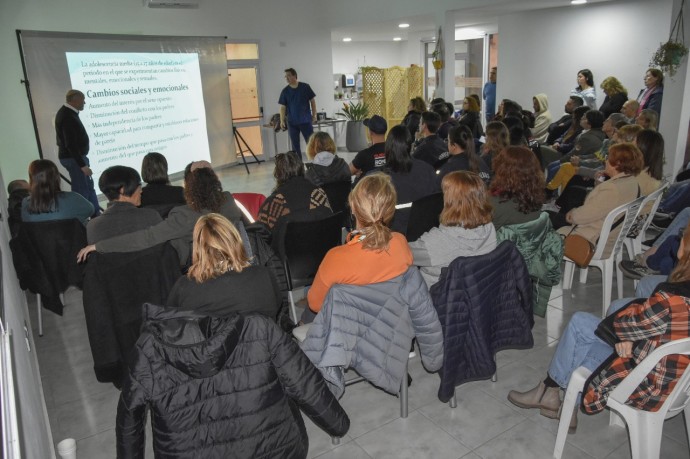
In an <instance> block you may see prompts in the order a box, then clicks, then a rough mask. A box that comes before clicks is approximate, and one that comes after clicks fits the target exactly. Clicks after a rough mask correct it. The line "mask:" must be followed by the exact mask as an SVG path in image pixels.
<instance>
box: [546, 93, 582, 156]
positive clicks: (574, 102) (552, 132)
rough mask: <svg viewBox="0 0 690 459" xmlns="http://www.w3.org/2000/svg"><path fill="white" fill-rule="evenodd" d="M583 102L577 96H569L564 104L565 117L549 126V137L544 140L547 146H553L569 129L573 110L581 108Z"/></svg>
mask: <svg viewBox="0 0 690 459" xmlns="http://www.w3.org/2000/svg"><path fill="white" fill-rule="evenodd" d="M582 104H584V102H583V101H582V98H581V97H579V96H570V97H569V98H568V100H567V101H566V102H565V115H563V116H561V117H560V118H559V119H558V120H556V121H555V122H553V123H551V124H550V125H549V136H548V137H547V138H546V141H545V142H544V143H546V144H547V145H553V143H554V142H556V139H558V138H559V137H560V136H562V135H563V134H565V132H566V131H567V130H568V129H569V128H570V124H571V123H572V121H573V110H575V109H576V108H577V107H582Z"/></svg>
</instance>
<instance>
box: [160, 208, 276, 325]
mask: <svg viewBox="0 0 690 459" xmlns="http://www.w3.org/2000/svg"><path fill="white" fill-rule="evenodd" d="M281 301H282V298H281V294H280V290H279V288H278V284H277V283H276V280H275V278H274V277H273V274H272V273H271V271H270V270H269V269H268V268H266V267H264V266H252V265H251V264H250V263H249V257H248V256H247V252H246V250H245V249H244V245H243V243H242V238H241V237H240V233H239V232H238V231H237V229H236V228H235V227H234V226H233V224H232V223H230V222H229V221H228V219H227V218H225V217H223V216H222V215H219V214H207V215H203V216H201V217H200V218H199V220H198V221H197V222H196V225H194V234H193V246H192V265H191V266H190V267H189V271H188V272H187V275H186V276H182V277H180V278H179V279H178V280H177V282H176V283H175V285H174V286H173V288H172V290H171V292H170V296H169V297H168V306H170V307H174V308H179V309H183V310H186V311H194V312H197V313H199V314H201V315H204V316H211V317H228V316H230V315H232V314H235V313H238V314H247V313H251V312H257V313H261V314H263V315H265V316H267V317H270V318H271V319H273V320H275V318H276V315H277V313H278V309H279V308H280V303H281Z"/></svg>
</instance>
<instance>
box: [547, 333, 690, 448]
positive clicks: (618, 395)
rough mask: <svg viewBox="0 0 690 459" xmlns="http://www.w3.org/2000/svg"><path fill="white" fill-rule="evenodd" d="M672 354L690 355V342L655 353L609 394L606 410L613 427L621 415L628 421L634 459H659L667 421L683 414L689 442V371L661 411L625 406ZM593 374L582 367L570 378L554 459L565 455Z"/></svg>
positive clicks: (665, 345)
mask: <svg viewBox="0 0 690 459" xmlns="http://www.w3.org/2000/svg"><path fill="white" fill-rule="evenodd" d="M672 354H684V355H690V338H684V339H679V340H676V341H673V342H670V343H667V344H664V345H663V346H660V347H659V348H657V349H655V350H654V352H652V353H651V354H649V355H648V356H647V357H646V358H645V359H644V360H643V361H642V362H640V364H639V365H637V367H635V369H634V370H633V371H631V372H630V374H629V375H628V376H627V377H626V378H625V379H624V380H623V381H622V382H621V383H620V384H619V385H618V386H617V387H616V388H615V389H614V390H613V391H612V392H611V393H610V394H609V398H608V402H607V406H608V408H609V409H610V410H611V421H610V424H612V425H614V424H618V422H617V419H618V415H620V416H622V417H623V419H624V420H625V423H626V424H627V425H628V435H629V437H630V450H631V451H632V459H658V458H659V453H660V450H661V438H662V432H663V428H664V421H665V420H666V419H670V418H672V417H675V416H677V415H678V414H680V413H681V412H682V413H683V414H684V415H685V424H686V429H687V435H688V439H690V427H689V426H690V424H688V423H689V422H690V405H689V403H690V371H685V372H683V375H682V376H681V377H680V378H679V380H678V382H677V383H676V386H675V387H674V388H673V391H672V392H671V393H670V394H669V396H668V397H667V398H666V401H664V403H663V405H661V408H659V410H658V411H654V412H652V411H644V410H639V409H637V408H634V407H632V406H630V405H626V404H625V402H626V401H627V400H628V398H629V397H630V395H631V394H632V393H633V392H634V391H635V390H636V389H637V388H638V387H639V385H640V383H641V382H642V380H644V379H645V378H646V377H647V375H648V374H649V372H650V371H652V369H653V368H654V367H655V366H656V365H657V364H658V363H659V361H660V360H661V359H663V358H664V357H666V356H668V355H672ZM591 373H592V372H591V371H589V370H588V369H586V368H585V367H580V368H578V369H577V370H575V371H574V372H573V374H572V376H571V377H570V381H569V382H568V390H567V391H566V393H565V400H563V408H562V410H561V420H560V421H559V423H558V435H557V436H556V446H555V447H554V450H553V457H554V458H555V459H560V458H561V456H562V454H563V447H564V446H565V439H566V436H567V434H568V427H569V425H570V418H571V416H572V413H573V410H574V409H575V407H576V406H575V405H576V404H577V399H578V395H579V394H580V393H581V392H582V390H583V389H584V384H585V381H586V380H587V378H588V377H589V375H590V374H591ZM616 413H617V414H616Z"/></svg>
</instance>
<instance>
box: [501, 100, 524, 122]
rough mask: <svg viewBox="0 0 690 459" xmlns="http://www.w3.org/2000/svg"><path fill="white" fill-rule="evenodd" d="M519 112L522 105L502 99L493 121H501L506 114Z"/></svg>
mask: <svg viewBox="0 0 690 459" xmlns="http://www.w3.org/2000/svg"><path fill="white" fill-rule="evenodd" d="M521 112H522V106H521V105H520V104H518V103H517V102H515V101H514V100H510V99H502V100H501V102H500V103H499V104H498V110H497V112H496V116H495V117H494V121H503V118H505V117H506V116H507V115H509V114H511V113H521Z"/></svg>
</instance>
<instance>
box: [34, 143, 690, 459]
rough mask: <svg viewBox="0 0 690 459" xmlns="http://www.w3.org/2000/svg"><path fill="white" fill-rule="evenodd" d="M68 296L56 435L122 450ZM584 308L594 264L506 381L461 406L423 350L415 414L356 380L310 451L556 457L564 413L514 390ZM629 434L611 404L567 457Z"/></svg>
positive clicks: (675, 431) (43, 360)
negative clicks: (445, 400) (340, 418)
mask: <svg viewBox="0 0 690 459" xmlns="http://www.w3.org/2000/svg"><path fill="white" fill-rule="evenodd" d="M342 156H344V157H345V158H346V159H348V160H349V159H350V158H351V156H348V155H347V154H345V155H342ZM250 170H251V172H252V173H251V175H249V176H248V175H247V174H246V173H245V170H244V168H243V167H234V168H229V169H225V170H223V171H221V172H220V175H221V177H222V181H223V185H224V187H225V188H226V189H228V190H230V191H256V192H263V193H266V194H268V193H269V191H270V189H271V187H272V172H273V167H272V163H265V164H261V165H258V166H257V165H252V166H250ZM615 291H616V290H615V286H614V292H615ZM625 293H626V294H627V295H631V294H632V293H633V287H632V283H631V282H630V281H626V284H625ZM30 300H33V298H31V299H30ZM66 303H67V304H66V307H65V315H64V316H63V317H61V318H60V317H58V316H55V315H53V314H51V313H49V312H46V313H45V314H44V321H45V325H44V326H45V335H44V337H43V338H37V339H36V343H37V348H38V357H39V363H40V368H41V374H42V380H43V388H44V391H45V396H46V403H47V405H48V413H49V417H50V423H51V428H52V431H53V437H54V440H55V442H56V443H57V442H59V441H60V440H62V439H64V438H66V437H73V438H75V439H77V440H78V451H77V453H78V457H79V458H80V459H99V458H112V457H114V456H115V428H114V426H115V412H116V406H117V400H118V396H119V392H118V391H117V390H116V389H115V388H114V387H112V386H111V385H107V384H101V383H98V382H97V381H96V379H95V376H94V374H93V370H92V365H93V362H92V360H91V353H90V350H89V344H88V338H87V335H86V326H85V321H84V313H83V308H82V302H81V292H80V291H78V290H76V289H70V290H69V291H68V292H67V294H66ZM580 310H584V311H590V312H593V313H595V314H598V313H600V311H601V278H600V275H599V273H598V272H597V271H596V270H594V271H592V272H590V276H589V280H588V284H587V285H586V286H585V285H581V284H579V283H578V282H577V276H576V280H575V282H574V285H573V289H572V290H570V291H565V292H563V291H562V290H560V289H558V288H557V289H554V292H553V294H552V297H551V300H550V303H549V308H548V313H547V316H546V318H545V319H541V318H536V324H535V326H534V330H533V333H534V339H535V346H534V348H533V349H530V350H509V351H504V352H501V353H499V354H498V356H497V362H498V366H499V369H498V381H497V382H495V383H492V382H491V381H490V380H487V381H480V382H473V383H469V384H465V385H462V386H460V387H459V388H458V390H457V396H458V407H457V408H455V409H451V408H450V407H448V405H447V404H442V403H441V402H440V401H438V399H437V397H436V392H437V390H438V385H439V380H438V376H437V375H434V374H428V373H427V372H426V371H425V370H424V369H423V367H422V365H421V361H420V358H419V357H415V358H414V359H412V360H411V362H410V374H411V375H412V377H413V383H412V385H411V387H410V390H409V404H410V409H409V416H408V417H407V418H406V419H402V418H400V411H399V403H398V399H397V398H396V397H394V396H390V395H387V394H385V393H383V392H382V391H380V390H378V389H376V388H374V387H373V386H371V385H369V384H367V383H362V384H356V385H354V386H350V387H348V388H347V391H346V393H345V395H344V396H343V398H342V400H341V403H342V405H343V407H344V408H345V410H346V411H347V413H348V415H349V416H350V420H351V428H350V431H349V433H348V435H347V436H346V437H345V438H343V439H342V441H341V443H340V445H338V446H334V445H332V444H331V440H330V437H329V436H328V435H327V434H325V433H324V432H322V431H321V430H320V429H318V428H317V427H316V426H315V425H314V424H312V423H311V422H310V421H309V420H308V419H307V420H306V423H307V429H308V432H309V442H310V448H309V457H312V458H316V457H318V458H322V459H327V458H347V459H358V458H362V459H368V458H395V459H406V458H434V459H444V458H448V459H454V458H461V457H462V458H466V459H470V458H485V459H488V458H515V459H519V458H524V459H534V458H550V457H551V455H552V452H553V446H554V442H555V435H556V429H557V421H553V420H550V419H547V418H544V417H542V416H540V415H539V413H538V411H536V410H522V409H519V408H517V407H515V406H513V405H511V404H510V403H509V402H508V401H507V399H506V396H507V394H508V391H509V390H511V389H521V390H523V389H529V388H531V387H532V386H533V385H535V384H536V382H537V381H538V380H539V379H540V378H543V377H544V375H545V372H546V368H547V366H548V362H549V359H550V358H551V356H552V354H553V351H554V349H555V346H556V344H557V340H558V338H559V337H560V334H561V333H562V331H563V328H564V327H565V325H566V324H567V322H568V320H569V319H570V317H571V316H572V314H573V313H574V312H576V311H580ZM32 311H33V308H32ZM34 322H35V321H34ZM34 333H36V332H35V331H34ZM35 336H37V334H36V335H35ZM627 438H628V437H627V433H626V432H625V430H623V429H621V428H618V427H609V425H608V413H607V412H605V413H603V414H599V415H596V416H585V415H582V414H580V416H579V426H578V431H577V433H576V434H573V435H569V436H568V442H567V444H566V449H565V453H564V457H565V458H610V459H617V458H629V457H630V449H629V446H628V440H627ZM147 440H148V442H147V457H151V458H152V457H153V453H152V450H151V443H150V438H148V439H147ZM661 457H662V458H674V459H675V458H689V457H690V454H689V450H688V443H687V439H686V435H685V425H684V423H683V420H682V419H681V417H680V416H679V417H676V418H675V419H673V420H671V421H668V422H667V423H666V425H665V429H664V441H663V446H662V450H661Z"/></svg>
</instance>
